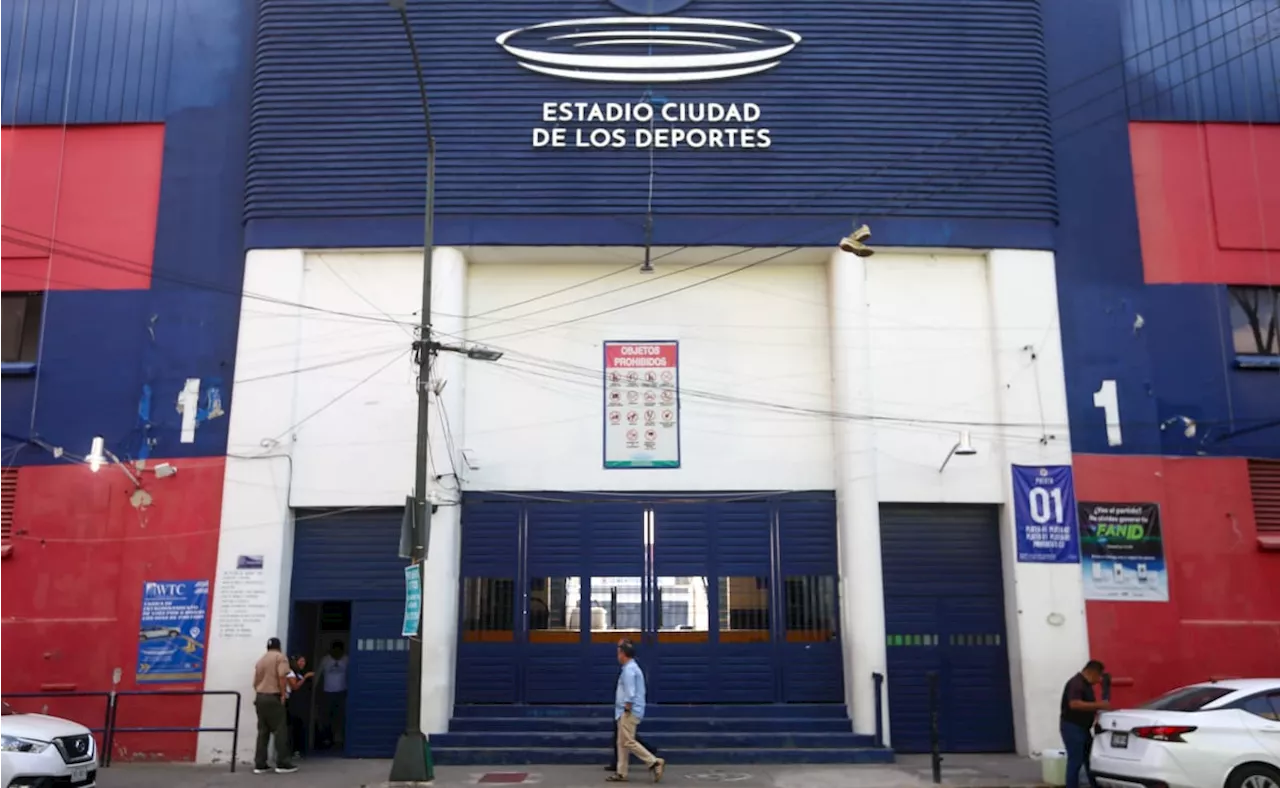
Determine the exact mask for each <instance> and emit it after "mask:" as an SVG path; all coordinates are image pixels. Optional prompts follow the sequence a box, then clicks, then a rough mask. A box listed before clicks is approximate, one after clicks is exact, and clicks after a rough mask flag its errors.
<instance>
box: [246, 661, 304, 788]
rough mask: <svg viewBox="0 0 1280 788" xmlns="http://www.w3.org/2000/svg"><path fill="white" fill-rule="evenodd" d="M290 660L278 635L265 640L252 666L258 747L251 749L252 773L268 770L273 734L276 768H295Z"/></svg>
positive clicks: (280, 770) (284, 770) (288, 770)
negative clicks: (291, 744) (288, 707)
mask: <svg viewBox="0 0 1280 788" xmlns="http://www.w3.org/2000/svg"><path fill="white" fill-rule="evenodd" d="M288 676H289V660H288V659H287V658H286V657H285V655H284V654H283V653H281V651H280V638H271V639H270V640H268V641H267V653H266V654H263V655H262V657H261V658H260V659H259V660H258V662H257V664H255V665H254V666H253V691H254V692H256V693H257V695H256V696H255V697H254V699H253V709H254V711H256V712H257V713H258V747H257V749H256V750H254V753H253V773H254V774H263V773H264V772H268V771H271V768H270V767H269V766H268V765H267V747H268V746H269V745H270V743H271V737H272V735H275V737H276V772H277V773H279V774H289V773H291V772H296V771H298V767H297V766H294V765H293V764H292V763H291V762H290V760H289V758H290V755H291V754H292V752H293V751H292V750H290V749H289V715H288V713H287V712H286V711H285V705H284V702H285V700H287V699H288V697H289V680H288Z"/></svg>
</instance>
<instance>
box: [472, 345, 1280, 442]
mask: <svg viewBox="0 0 1280 788" xmlns="http://www.w3.org/2000/svg"><path fill="white" fill-rule="evenodd" d="M495 349H498V350H502V348H495ZM504 352H507V353H510V354H511V356H512V357H513V358H518V357H520V356H524V357H526V358H528V359H529V360H527V361H524V360H521V361H516V362H514V363H513V361H512V360H509V359H508V358H507V356H506V355H504V356H503V358H502V359H501V360H499V361H497V362H494V363H495V364H496V365H497V366H499V367H504V366H515V365H516V364H523V365H525V367H529V368H532V369H533V370H541V371H544V372H549V373H552V374H553V376H554V375H556V374H558V375H560V376H561V377H560V378H559V379H561V380H564V381H567V382H577V381H578V380H586V381H589V385H591V386H592V387H593V388H598V387H599V384H600V380H601V377H602V372H601V371H600V370H598V369H591V368H589V367H583V366H579V365H576V364H570V363H568V362H562V361H557V360H554V359H543V358H541V357H537V356H532V355H531V354H527V353H520V352H518V351H504ZM516 368H517V369H521V367H519V366H516ZM524 371H530V370H529V369H524ZM749 382H750V381H749V380H744V383H749ZM678 398H679V401H680V402H683V401H684V400H685V399H686V398H691V399H695V400H703V401H707V402H713V403H719V404H728V405H738V406H744V407H748V408H757V409H761V410H769V411H773V412H779V413H787V414H795V415H803V416H816V417H821V418H826V419H833V420H841V421H869V422H877V423H904V424H929V425H938V426H946V427H950V428H961V427H988V428H1000V429H1040V428H1041V424H1040V423H1038V422H1025V423H1018V422H983V421H965V420H958V419H932V418H918V417H907V416H882V415H875V414H866V413H850V412H844V411H836V410H829V409H824V408H812V407H806V406H796V405H789V404H787V403H780V402H773V401H769V400H761V399H753V398H748V397H738V396H734V395H730V394H723V393H719V392H714V391H708V390H702V389H694V388H689V387H686V386H681V387H680V390H679V391H678ZM1272 418H1274V417H1272V416H1268V417H1267V419H1266V420H1270V419H1272ZM1129 423H1130V424H1134V425H1135V426H1159V423H1158V422H1150V423H1143V422H1129ZM1197 423H1199V424H1204V425H1211V424H1215V423H1218V422H1214V421H1200V420H1197ZM1046 426H1048V427H1051V428H1057V429H1067V428H1068V427H1069V426H1070V425H1068V424H1066V423H1048V424H1047V425H1046Z"/></svg>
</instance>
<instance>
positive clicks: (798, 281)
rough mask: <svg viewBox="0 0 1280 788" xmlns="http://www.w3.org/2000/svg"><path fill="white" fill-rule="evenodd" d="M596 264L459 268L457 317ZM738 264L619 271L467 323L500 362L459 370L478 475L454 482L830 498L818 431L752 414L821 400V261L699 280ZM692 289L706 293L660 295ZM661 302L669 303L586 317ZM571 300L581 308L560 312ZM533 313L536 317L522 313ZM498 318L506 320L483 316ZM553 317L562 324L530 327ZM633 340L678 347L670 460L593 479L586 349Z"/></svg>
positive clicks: (575, 277)
mask: <svg viewBox="0 0 1280 788" xmlns="http://www.w3.org/2000/svg"><path fill="white" fill-rule="evenodd" d="M775 253H776V252H775ZM606 254H607V253H606ZM796 257H797V258H802V259H812V255H802V254H799V253H798V254H797V255H796ZM819 260H820V258H819ZM601 262H602V263H604V264H607V266H606V265H600V266H589V265H578V264H558V265H557V264H525V263H522V264H513V265H501V264H494V265H474V266H472V268H471V280H470V302H471V310H472V314H483V313H485V312H487V311H489V310H492V309H495V308H497V307H500V306H503V305H506V304H511V303H514V302H518V301H521V300H525V299H528V298H531V297H533V296H537V295H541V294H544V293H548V292H554V291H556V290H560V289H563V288H568V287H571V286H573V285H576V284H578V283H580V282H583V281H585V280H587V279H590V278H591V277H594V276H599V275H600V273H602V272H607V271H609V270H611V269H616V268H617V267H618V265H617V263H616V262H615V261H614V260H612V259H610V258H609V257H607V256H603V255H602V260H601ZM746 262H748V261H747V260H742V261H739V260H738V259H734V260H730V261H726V263H724V264H720V265H708V266H705V267H702V268H697V269H691V270H686V271H684V272H681V273H675V274H673V275H670V276H667V277H665V278H662V279H658V278H656V277H657V276H661V275H663V274H670V273H671V272H673V271H676V270H678V269H677V268H675V267H672V266H670V265H664V264H663V263H662V262H659V264H658V268H659V271H658V274H656V275H648V276H646V275H645V274H641V273H639V272H638V271H636V270H635V269H634V268H633V269H632V270H630V271H627V272H626V273H624V274H620V275H617V276H614V277H611V278H609V279H606V280H602V281H600V282H599V283H596V284H595V285H593V286H589V287H581V288H575V289H573V290H567V291H566V292H564V293H562V294H560V295H558V296H556V297H553V298H549V299H543V300H540V301H537V302H533V303H529V304H525V305H523V306H521V307H518V308H514V309H511V310H507V311H503V312H499V313H496V314H493V315H491V316H490V318H491V320H483V319H482V320H473V321H471V323H472V326H473V327H472V329H471V330H470V331H469V332H468V336H469V337H474V338H475V339H476V341H478V342H481V343H482V344H483V343H485V342H486V339H489V338H492V339H491V341H490V344H492V345H494V346H497V347H500V348H502V349H503V350H506V351H507V356H506V357H505V358H503V360H502V361H501V362H499V363H497V364H483V363H473V364H472V365H471V366H470V367H469V368H468V379H467V417H466V420H465V426H464V428H463V430H462V432H464V433H465V435H466V442H465V445H466V448H467V449H468V450H469V454H470V456H471V457H472V458H473V459H474V461H475V463H476V464H477V465H478V466H479V467H478V469H476V470H473V471H467V472H466V474H465V475H466V485H467V487H468V488H470V489H477V490H744V489H745V490H773V489H801V490H809V489H831V486H832V482H833V463H832V443H831V430H830V424H829V421H828V420H827V419H826V418H825V417H823V416H822V415H816V416H815V415H797V414H795V413H789V412H787V411H786V410H785V409H779V408H770V407H763V406H761V405H760V404H758V403H761V402H764V403H785V404H787V405H790V406H796V407H803V408H810V409H813V410H815V411H817V412H818V413H819V414H821V412H823V411H827V410H829V408H830V406H831V373H830V357H831V356H830V348H829V344H828V343H829V330H828V325H827V308H826V306H827V302H826V272H825V269H824V266H823V265H821V264H820V262H818V261H815V262H814V263H812V264H809V263H803V264H801V263H796V264H784V265H769V264H762V265H760V266H759V267H756V268H749V269H747V270H744V271H742V272H740V273H738V274H734V275H732V276H727V277H724V278H723V279H718V280H714V281H712V278H713V277H716V276H720V275H723V274H725V273H726V272H727V271H730V270H732V269H733V268H736V267H738V266H740V265H743V264H745V263H746ZM699 281H702V282H706V284H702V285H699V286H696V287H693V288H692V289H689V290H686V291H684V292H673V291H675V290H676V289H677V288H682V287H687V286H688V285H691V284H694V283H697V282H699ZM622 287H626V288H627V289H619V288H622ZM663 293H671V295H667V296H664V297H660V298H656V299H655V300H652V301H649V302H647V303H642V304H637V305H635V306H631V307H627V308H622V309H618V310H617V311H612V312H607V313H606V314H601V315H599V316H598V317H587V316H589V315H593V314H595V313H599V312H605V311H606V310H611V309H614V308H616V307H619V306H622V305H625V304H629V303H632V302H636V301H639V300H641V299H646V298H651V297H654V296H659V295H661V294H663ZM585 298H589V300H585V301H583V302H582V303H580V304H569V303H568V302H570V301H573V300H576V299H585ZM560 304H564V306H562V307H559V306H558V305H560ZM552 307H556V308H552ZM543 309H545V310H547V311H545V312H543V313H542V314H532V313H533V312H535V310H543ZM525 315H527V317H521V316H525ZM512 317H514V318H517V319H512V320H508V321H507V322H503V323H494V322H492V320H499V319H503V318H512ZM584 317H585V318H586V319H581V320H578V318H584ZM568 320H575V321H576V322H572V323H568V324H566V325H560V326H554V327H551V328H545V329H544V328H543V327H544V326H549V325H553V324H555V323H558V322H562V321H568ZM517 332H528V333H517ZM642 339H675V340H679V341H680V439H681V455H682V465H681V467H680V468H679V469H676V470H642V471H633V470H605V469H604V468H603V467H602V466H603V459H602V454H601V452H602V445H601V433H602V430H603V418H604V415H603V413H602V410H603V407H602V401H601V396H602V394H601V377H602V375H603V371H602V366H601V365H602V353H603V350H602V347H601V343H602V342H603V341H605V340H642Z"/></svg>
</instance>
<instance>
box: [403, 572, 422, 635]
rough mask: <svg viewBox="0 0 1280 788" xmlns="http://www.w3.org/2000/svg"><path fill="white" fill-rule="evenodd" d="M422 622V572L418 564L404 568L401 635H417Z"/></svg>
mask: <svg viewBox="0 0 1280 788" xmlns="http://www.w3.org/2000/svg"><path fill="white" fill-rule="evenodd" d="M421 622H422V572H421V570H420V569H419V565H418V564H412V565H410V566H406V567H405V568H404V626H402V627H401V628H400V635H401V637H417V636H418V626H419V625H420V624H421Z"/></svg>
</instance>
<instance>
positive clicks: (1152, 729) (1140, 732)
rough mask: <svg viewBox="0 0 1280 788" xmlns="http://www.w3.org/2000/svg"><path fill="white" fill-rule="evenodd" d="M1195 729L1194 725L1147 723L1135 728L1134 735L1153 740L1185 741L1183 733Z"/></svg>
mask: <svg viewBox="0 0 1280 788" xmlns="http://www.w3.org/2000/svg"><path fill="white" fill-rule="evenodd" d="M1193 730H1195V726H1194V725H1147V726H1144V727H1142V728H1134V729H1133V735H1134V736H1137V737H1138V738H1140V739H1152V740H1153V741H1171V742H1185V741H1186V739H1184V738H1182V734H1184V733H1191V732H1192V731H1193Z"/></svg>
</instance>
